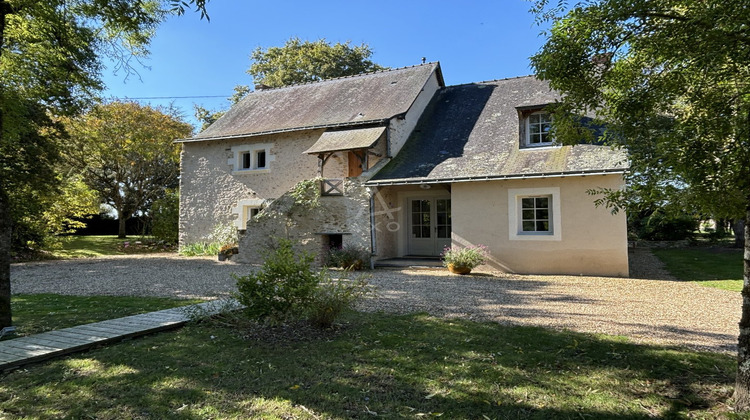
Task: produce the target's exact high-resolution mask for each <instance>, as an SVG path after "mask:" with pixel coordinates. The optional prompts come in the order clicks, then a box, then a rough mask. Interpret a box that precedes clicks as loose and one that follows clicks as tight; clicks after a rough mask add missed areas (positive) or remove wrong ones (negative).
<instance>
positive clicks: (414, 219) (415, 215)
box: [411, 213, 421, 226]
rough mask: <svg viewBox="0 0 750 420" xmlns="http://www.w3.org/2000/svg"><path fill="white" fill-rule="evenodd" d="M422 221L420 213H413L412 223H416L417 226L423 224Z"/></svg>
mask: <svg viewBox="0 0 750 420" xmlns="http://www.w3.org/2000/svg"><path fill="white" fill-rule="evenodd" d="M420 222H421V220H420V217H419V213H414V214H412V215H411V224H412V225H415V226H417V225H420V224H421V223H420Z"/></svg>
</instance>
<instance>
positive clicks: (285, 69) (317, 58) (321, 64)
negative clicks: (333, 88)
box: [247, 37, 386, 87]
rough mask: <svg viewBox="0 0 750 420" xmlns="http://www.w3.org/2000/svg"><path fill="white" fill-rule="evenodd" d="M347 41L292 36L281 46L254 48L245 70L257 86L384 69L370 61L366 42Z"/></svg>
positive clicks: (270, 85)
mask: <svg viewBox="0 0 750 420" xmlns="http://www.w3.org/2000/svg"><path fill="white" fill-rule="evenodd" d="M349 44H350V42H348V41H347V42H346V43H344V44H342V43H339V42H337V43H336V44H333V45H331V44H330V43H328V42H326V40H325V39H319V40H317V41H313V42H311V41H302V40H300V39H299V38H296V37H293V38H290V39H289V40H288V41H287V42H286V43H285V44H284V46H283V47H269V48H268V49H266V50H264V49H263V48H260V47H258V48H256V49H255V50H254V51H253V53H252V54H251V55H250V58H251V59H252V60H253V64H252V65H251V66H250V68H249V69H248V70H247V72H248V73H249V74H250V75H251V76H253V81H254V82H255V84H256V85H258V84H262V85H265V86H269V87H282V86H289V85H294V84H299V83H309V82H316V81H320V80H326V79H333V78H335V77H343V76H354V75H357V74H361V73H367V72H373V71H378V70H385V69H386V68H385V67H381V66H379V65H377V64H375V63H373V62H372V61H370V56H371V55H372V50H371V49H370V47H369V46H368V45H367V44H361V45H358V46H353V47H352V46H351V45H349Z"/></svg>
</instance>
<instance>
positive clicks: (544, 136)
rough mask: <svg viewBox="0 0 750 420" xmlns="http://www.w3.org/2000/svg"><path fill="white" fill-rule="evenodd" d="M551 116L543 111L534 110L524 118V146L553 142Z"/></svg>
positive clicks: (545, 144) (547, 144)
mask: <svg viewBox="0 0 750 420" xmlns="http://www.w3.org/2000/svg"><path fill="white" fill-rule="evenodd" d="M551 128H552V116H551V115H550V114H549V113H547V112H544V111H539V112H535V113H533V114H530V115H529V116H528V117H527V118H526V146H528V147H536V146H549V145H551V144H552V143H553V141H552V135H551V134H550V129H551Z"/></svg>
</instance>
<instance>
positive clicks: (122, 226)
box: [117, 211, 127, 239]
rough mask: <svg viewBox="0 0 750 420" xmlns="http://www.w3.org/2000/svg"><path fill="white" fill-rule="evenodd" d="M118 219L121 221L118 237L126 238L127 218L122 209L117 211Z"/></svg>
mask: <svg viewBox="0 0 750 420" xmlns="http://www.w3.org/2000/svg"><path fill="white" fill-rule="evenodd" d="M117 220H118V221H119V222H120V226H119V228H118V230H117V237H118V238H120V239H124V238H125V237H126V233H127V232H125V222H126V219H125V215H124V214H123V212H122V211H118V212H117Z"/></svg>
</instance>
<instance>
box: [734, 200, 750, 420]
mask: <svg viewBox="0 0 750 420" xmlns="http://www.w3.org/2000/svg"><path fill="white" fill-rule="evenodd" d="M748 201H750V199H749V200H748ZM743 266H744V276H743V286H742V318H741V319H740V336H739V338H738V345H737V381H736V383H735V387H734V408H735V410H736V411H738V412H742V411H747V410H748V409H750V204H748V207H747V209H746V214H745V252H744V257H743Z"/></svg>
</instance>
